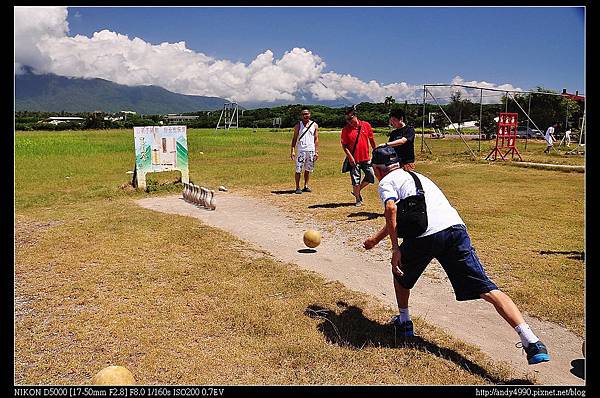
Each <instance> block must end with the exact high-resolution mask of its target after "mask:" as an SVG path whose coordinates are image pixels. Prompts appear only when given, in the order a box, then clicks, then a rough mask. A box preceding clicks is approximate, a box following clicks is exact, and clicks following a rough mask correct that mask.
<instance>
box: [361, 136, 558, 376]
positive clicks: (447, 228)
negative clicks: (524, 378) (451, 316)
mask: <svg viewBox="0 0 600 398" xmlns="http://www.w3.org/2000/svg"><path fill="white" fill-rule="evenodd" d="M371 163H372V165H373V170H374V172H375V176H376V177H377V179H378V180H379V188H378V192H379V196H380V198H381V201H382V202H383V204H384V207H385V220H386V225H385V227H383V228H382V229H381V230H380V231H379V232H377V233H376V234H375V235H373V236H370V237H369V238H367V239H366V240H365V241H364V243H363V245H364V248H365V249H367V250H370V249H372V248H373V247H374V246H375V245H377V244H378V243H379V242H380V241H381V240H382V239H384V238H385V237H386V236H388V235H389V237H390V240H391V242H392V261H391V263H392V273H393V277H394V288H395V292H396V300H397V302H398V309H399V311H400V314H399V315H397V316H395V317H394V318H393V322H394V326H395V327H396V333H398V332H399V333H400V335H402V336H405V337H410V336H414V331H413V323H412V321H411V319H410V315H409V312H408V299H409V296H410V289H412V288H413V287H414V285H415V283H416V282H417V279H418V278H419V277H420V276H421V274H422V273H423V271H424V270H425V268H426V267H427V265H428V264H429V263H430V262H431V260H433V259H434V258H435V259H437V260H438V261H439V262H440V264H441V265H442V267H443V268H444V271H445V272H446V274H447V275H448V278H449V279H450V283H451V284H452V288H453V289H454V294H455V296H456V299H457V300H458V301H465V300H475V299H479V298H482V299H484V300H486V301H487V302H489V303H491V304H493V305H494V307H495V309H496V311H498V313H499V314H500V315H501V316H502V317H503V318H504V319H505V320H506V321H507V322H508V323H509V324H510V325H511V326H512V327H513V328H514V329H515V331H516V332H517V333H518V335H519V337H520V339H521V343H522V345H523V348H524V350H525V352H526V353H527V361H528V363H529V364H530V365H533V364H536V363H540V362H547V361H549V360H550V356H549V355H548V351H547V349H546V346H545V345H544V344H543V343H542V342H541V341H540V340H539V339H538V338H537V336H536V335H535V334H534V333H533V331H532V330H531V328H530V327H529V326H528V325H527V324H526V323H525V320H524V319H523V316H522V315H521V312H520V311H519V309H518V308H517V306H516V305H515V303H514V302H513V301H512V300H511V298H510V297H509V296H507V295H506V294H505V293H503V292H501V291H500V290H499V289H498V287H496V285H495V284H494V283H493V282H492V281H491V280H490V279H489V278H488V276H487V275H486V273H485V271H484V270H483V266H482V265H481V263H480V261H479V258H478V257H477V255H476V254H475V249H474V248H473V247H472V246H471V240H470V237H469V234H468V233H467V228H466V227H465V224H464V222H463V220H462V219H461V218H460V216H459V214H458V212H457V211H456V209H454V207H452V206H451V205H450V203H449V202H448V200H447V199H446V196H444V194H443V192H442V191H441V190H440V189H439V188H438V187H437V186H436V185H435V184H434V183H433V182H432V181H431V180H430V179H429V178H427V177H425V176H424V175H422V174H419V173H414V172H412V173H414V175H415V176H416V177H417V178H418V179H419V180H420V182H421V185H422V189H423V191H424V195H425V204H426V208H427V228H426V230H425V232H423V233H422V234H421V235H418V236H417V237H414V238H404V239H403V240H402V244H401V245H398V234H397V229H396V210H397V205H396V203H397V202H398V201H399V200H403V199H405V198H406V197H407V196H412V195H416V194H417V188H416V182H415V180H414V179H413V177H412V176H411V174H409V172H406V171H404V170H402V169H401V168H400V164H399V163H398V157H397V155H396V152H395V151H394V150H393V148H390V147H379V148H376V149H375V150H373V156H372V160H371Z"/></svg>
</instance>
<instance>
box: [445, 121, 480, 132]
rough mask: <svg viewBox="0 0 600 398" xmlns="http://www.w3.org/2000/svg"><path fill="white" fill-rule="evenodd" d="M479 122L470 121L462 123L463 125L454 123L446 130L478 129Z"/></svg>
mask: <svg viewBox="0 0 600 398" xmlns="http://www.w3.org/2000/svg"><path fill="white" fill-rule="evenodd" d="M477 123H478V122H477V121H476V120H470V121H468V122H462V123H452V124H451V125H449V126H448V127H446V128H445V130H454V129H459V128H461V129H468V128H476V127H477Z"/></svg>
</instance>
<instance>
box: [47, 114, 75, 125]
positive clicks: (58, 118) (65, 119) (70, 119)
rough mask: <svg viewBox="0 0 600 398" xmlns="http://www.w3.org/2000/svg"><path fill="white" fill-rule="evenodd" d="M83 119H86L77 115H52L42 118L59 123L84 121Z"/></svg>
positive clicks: (52, 122) (50, 122) (48, 121)
mask: <svg viewBox="0 0 600 398" xmlns="http://www.w3.org/2000/svg"><path fill="white" fill-rule="evenodd" d="M83 120H84V119H83V118H82V117H75V116H51V117H49V118H47V119H44V120H42V122H43V123H49V124H59V123H65V122H83Z"/></svg>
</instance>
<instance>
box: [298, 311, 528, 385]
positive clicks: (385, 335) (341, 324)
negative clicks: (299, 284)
mask: <svg viewBox="0 0 600 398" xmlns="http://www.w3.org/2000/svg"><path fill="white" fill-rule="evenodd" d="M337 306H338V308H339V309H341V312H340V313H337V312H336V311H335V310H331V309H328V308H324V307H321V306H318V305H310V306H308V307H307V308H306V310H305V312H304V315H306V316H308V317H311V318H314V319H320V320H321V321H322V322H321V323H319V325H318V326H317V328H318V329H319V331H320V332H321V333H323V335H324V336H325V338H326V339H327V341H328V342H330V343H333V344H337V345H339V346H342V347H352V348H358V349H362V348H363V347H365V346H373V347H382V348H399V349H401V348H412V349H416V350H419V351H422V352H427V353H429V354H433V355H436V356H438V357H439V358H443V359H446V360H448V361H452V362H454V363H455V364H456V365H458V366H460V367H461V368H463V369H464V370H466V371H468V372H469V373H472V374H475V375H478V376H480V377H482V378H484V379H486V380H488V381H489V382H490V383H493V384H533V383H532V382H531V381H530V380H527V379H511V380H500V379H498V378H496V377H494V376H493V375H490V374H489V373H488V372H487V371H486V370H485V369H483V368H482V367H481V366H479V365H477V364H476V363H474V362H472V361H471V360H469V359H467V358H465V357H464V356H462V355H461V354H459V353H457V352H455V351H453V350H450V349H448V348H443V347H438V346H437V345H435V344H434V343H431V342H429V341H427V340H425V339H424V338H422V337H419V336H415V337H412V338H405V337H400V336H398V337H396V333H395V329H394V326H393V325H392V324H380V323H378V322H375V321H372V320H370V319H368V318H367V317H365V315H364V314H363V312H362V309H360V308H359V307H356V306H350V305H348V304H346V303H344V302H338V303H337ZM417 332H418V331H417Z"/></svg>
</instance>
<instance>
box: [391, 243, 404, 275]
mask: <svg viewBox="0 0 600 398" xmlns="http://www.w3.org/2000/svg"><path fill="white" fill-rule="evenodd" d="M401 267H402V263H401V261H400V249H392V273H394V274H396V275H398V276H402V275H404V272H402V269H401Z"/></svg>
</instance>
